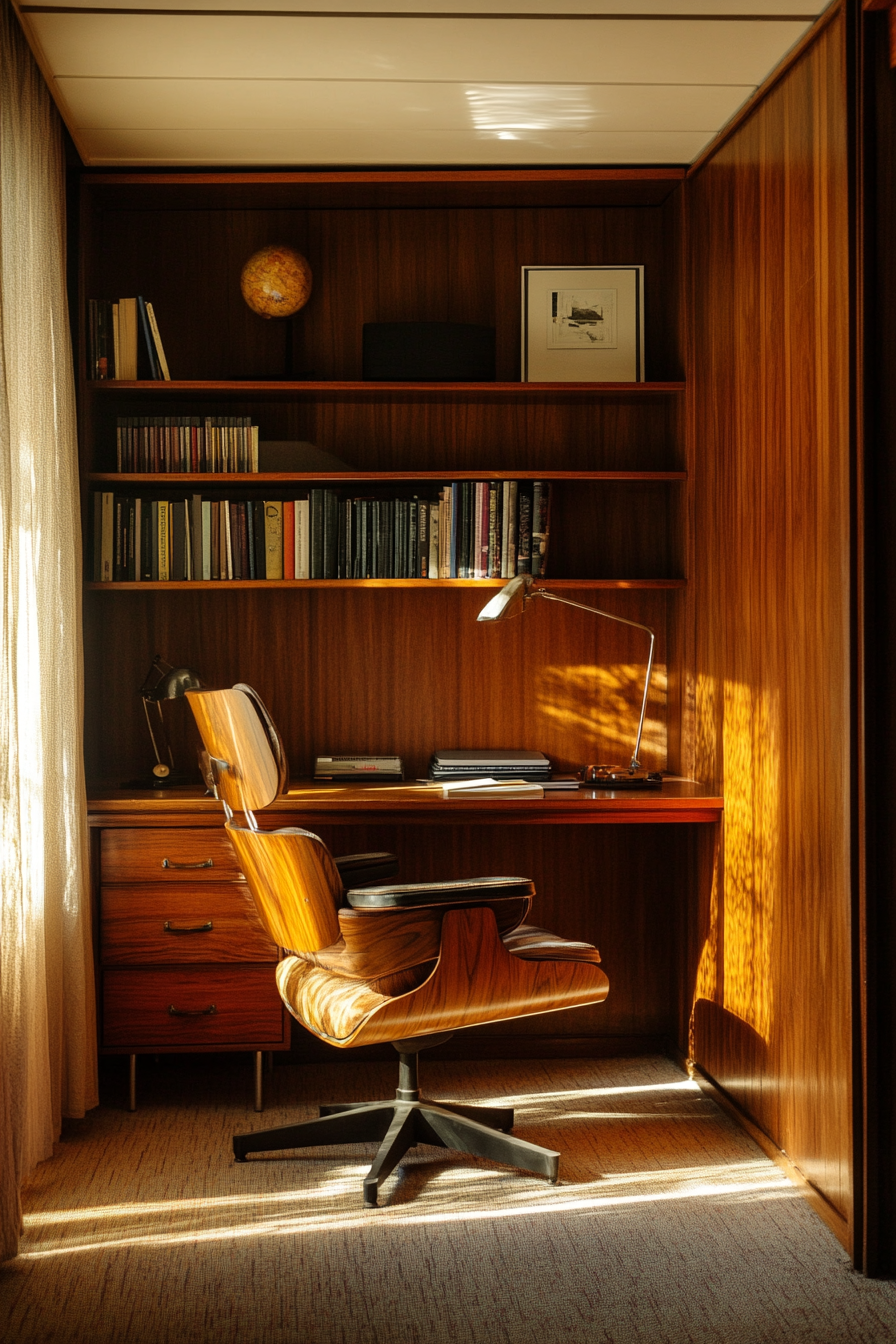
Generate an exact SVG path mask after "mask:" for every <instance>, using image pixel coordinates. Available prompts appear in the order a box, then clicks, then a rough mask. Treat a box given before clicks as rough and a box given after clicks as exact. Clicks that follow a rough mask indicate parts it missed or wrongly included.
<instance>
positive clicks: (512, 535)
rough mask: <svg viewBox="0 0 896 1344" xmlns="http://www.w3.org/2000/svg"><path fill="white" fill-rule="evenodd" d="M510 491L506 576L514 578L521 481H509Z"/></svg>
mask: <svg viewBox="0 0 896 1344" xmlns="http://www.w3.org/2000/svg"><path fill="white" fill-rule="evenodd" d="M508 484H509V486H510V491H509V494H508V500H509V502H508V509H507V571H508V572H507V574H506V576H505V577H506V578H508V579H512V578H513V577H514V575H515V574H516V550H517V537H518V528H519V482H518V481H509V482H508Z"/></svg>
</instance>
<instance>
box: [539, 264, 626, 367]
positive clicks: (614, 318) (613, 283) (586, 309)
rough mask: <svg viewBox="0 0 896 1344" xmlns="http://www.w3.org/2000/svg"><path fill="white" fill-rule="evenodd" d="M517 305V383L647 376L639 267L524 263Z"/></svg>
mask: <svg viewBox="0 0 896 1344" xmlns="http://www.w3.org/2000/svg"><path fill="white" fill-rule="evenodd" d="M522 305H523V313H522V317H523V321H522V352H521V369H522V375H521V381H522V382H524V383H642V382H644V267H643V266H523V268H522Z"/></svg>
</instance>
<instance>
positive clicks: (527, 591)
mask: <svg viewBox="0 0 896 1344" xmlns="http://www.w3.org/2000/svg"><path fill="white" fill-rule="evenodd" d="M536 597H543V598H544V599H545V600H546V601H548V602H560V603H562V604H563V606H564V607H575V608H576V610H577V611H588V612H590V613H591V615H592V616H603V617H604V619H605V620H608V621H618V622H619V624H620V625H631V626H634V628H635V629H636V630H643V631H644V633H645V634H646V635H649V637H650V649H649V651H648V654H647V670H646V672H645V674H644V692H643V694H642V696H641V716H640V718H639V719H638V733H637V736H636V737H635V748H634V751H633V752H632V758H631V761H630V762H629V765H628V767H625V766H615V765H586V766H585V767H584V769H583V772H582V779H581V787H582V788H586V789H658V788H659V787H660V786H661V785H662V782H663V777H662V775H661V774H659V772H658V771H650V772H646V771H644V770H642V769H641V762H640V760H639V755H640V752H641V734H642V733H643V731H644V719H645V716H646V714H647V693H648V691H649V690H650V675H651V673H652V671H653V647H654V644H655V642H656V640H655V636H654V633H653V631H652V630H651V628H650V626H649V625H641V624H640V622H639V621H627V620H626V619H625V617H624V616H612V615H611V614H610V612H608V611H601V610H600V609H599V608H598V607H588V606H585V604H584V603H583V602H573V601H572V600H571V599H570V598H568V597H558V596H557V594H556V593H551V592H549V591H548V589H547V588H536V587H535V586H534V580H533V578H532V576H531V574H518V575H517V576H516V578H515V579H511V580H510V582H509V583H506V584H505V585H504V587H503V588H502V589H501V591H500V592H499V593H496V594H495V596H494V597H493V598H492V599H491V601H490V602H487V603H486V604H485V606H484V607H483V608H482V610H481V611H480V613H479V615H478V616H477V617H476V619H477V621H504V620H508V619H509V618H510V617H511V616H522V614H523V612H524V611H525V610H526V608H527V606H528V605H529V603H530V602H533V601H534V600H535V598H536Z"/></svg>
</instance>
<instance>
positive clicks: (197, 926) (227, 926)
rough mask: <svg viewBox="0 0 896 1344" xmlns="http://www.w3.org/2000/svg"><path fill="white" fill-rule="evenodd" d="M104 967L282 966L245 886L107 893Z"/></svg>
mask: <svg viewBox="0 0 896 1344" xmlns="http://www.w3.org/2000/svg"><path fill="white" fill-rule="evenodd" d="M100 949H101V956H102V961H103V965H104V966H115V965H118V966H133V965H145V964H149V965H153V964H156V965H165V964H169V963H171V962H175V963H180V964H183V963H189V962H216V961H232V962H241V961H266V962H271V961H276V960H277V959H278V957H279V955H280V952H279V949H278V947H277V945H276V943H274V942H272V941H271V939H270V938H269V937H268V935H267V934H266V933H265V931H264V928H263V927H262V924H261V920H260V919H259V918H258V915H257V913H256V910H255V902H254V901H253V900H252V897H251V895H250V893H249V888H248V887H247V886H246V884H245V883H244V882H239V883H238V882H230V883H223V882H222V883H211V882H208V883H204V884H203V883H201V882H191V883H189V884H187V883H186V882H177V883H174V882H173V883H171V885H170V886H167V887H166V886H164V885H162V886H161V887H156V886H133V887H103V889H102V892H101V896H100Z"/></svg>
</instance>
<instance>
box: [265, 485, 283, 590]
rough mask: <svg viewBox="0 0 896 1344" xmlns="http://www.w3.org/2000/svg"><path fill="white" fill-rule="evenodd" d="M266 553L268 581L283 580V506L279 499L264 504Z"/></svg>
mask: <svg viewBox="0 0 896 1344" xmlns="http://www.w3.org/2000/svg"><path fill="white" fill-rule="evenodd" d="M264 553H265V575H264V577H265V578H266V579H282V578H283V504H282V502H281V501H280V500H279V499H266V500H265V502H264Z"/></svg>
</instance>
